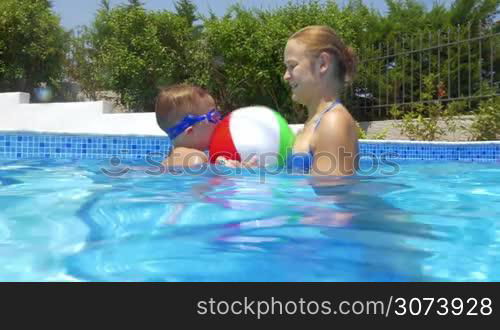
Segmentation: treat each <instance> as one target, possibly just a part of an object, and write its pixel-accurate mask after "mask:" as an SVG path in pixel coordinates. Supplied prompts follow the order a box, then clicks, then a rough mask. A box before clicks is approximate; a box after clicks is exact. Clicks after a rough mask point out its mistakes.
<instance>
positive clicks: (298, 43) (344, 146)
mask: <svg viewBox="0 0 500 330" xmlns="http://www.w3.org/2000/svg"><path fill="white" fill-rule="evenodd" d="M284 62H285V65H286V71H285V74H284V79H285V81H286V82H287V83H288V84H289V85H290V87H291V90H292V99H293V101H295V102H298V103H300V104H302V105H304V106H305V107H306V108H307V111H308V120H307V122H306V123H305V124H304V128H303V129H302V131H301V132H299V134H298V135H297V138H296V140H295V144H294V147H293V153H294V154H293V156H292V159H291V162H292V163H293V164H295V165H296V164H297V163H302V164H301V165H303V166H304V167H306V168H309V167H310V170H311V173H312V174H313V175H336V176H346V175H353V174H355V172H356V169H357V167H358V131H357V125H356V122H355V121H354V119H353V118H352V116H351V114H350V113H349V111H348V110H347V109H346V108H345V107H344V106H343V105H342V104H341V103H340V100H339V95H340V93H341V91H342V89H343V87H344V86H345V84H346V83H348V82H350V81H351V80H352V78H353V75H354V73H355V69H356V57H355V55H354V52H353V51H352V49H351V48H348V47H347V46H346V45H345V44H344V43H343V42H342V40H341V39H340V38H339V37H338V36H337V35H336V34H335V32H334V31H333V30H332V29H331V28H329V27H327V26H308V27H305V28H303V29H301V30H300V31H298V32H296V33H295V34H293V35H292V36H291V37H290V39H289V40H288V42H287V45H286V48H285V53H284Z"/></svg>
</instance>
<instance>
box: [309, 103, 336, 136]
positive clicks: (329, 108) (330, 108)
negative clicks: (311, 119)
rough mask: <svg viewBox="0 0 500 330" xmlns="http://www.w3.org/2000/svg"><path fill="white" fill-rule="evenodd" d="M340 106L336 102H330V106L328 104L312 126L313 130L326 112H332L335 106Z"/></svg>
mask: <svg viewBox="0 0 500 330" xmlns="http://www.w3.org/2000/svg"><path fill="white" fill-rule="evenodd" d="M338 104H340V102H339V101H338V100H335V101H334V102H332V104H330V105H329V106H328V107H327V108H326V109H325V110H323V112H322V113H321V114H320V115H319V118H318V120H317V121H316V125H315V126H314V130H316V129H317V128H318V126H319V123H320V122H321V119H322V118H323V115H324V114H325V113H327V112H328V111H330V110H332V109H333V108H334V107H335V106H336V105H338Z"/></svg>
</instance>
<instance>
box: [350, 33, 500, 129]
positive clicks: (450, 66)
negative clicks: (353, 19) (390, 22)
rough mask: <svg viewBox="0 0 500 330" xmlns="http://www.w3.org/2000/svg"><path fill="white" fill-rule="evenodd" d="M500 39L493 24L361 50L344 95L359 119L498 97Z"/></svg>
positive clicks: (428, 34)
mask: <svg viewBox="0 0 500 330" xmlns="http://www.w3.org/2000/svg"><path fill="white" fill-rule="evenodd" d="M497 30H498V28H497ZM499 41H500V32H496V31H495V29H494V27H484V26H476V27H474V26H471V25H469V26H466V27H457V28H454V29H448V30H446V31H435V32H423V33H420V34H417V35H410V36H408V35H402V36H399V37H397V38H395V39H393V40H389V41H387V42H386V43H384V44H380V45H376V46H373V47H371V48H369V49H365V50H363V51H362V52H361V61H360V65H359V72H358V76H357V79H356V80H355V82H354V83H353V85H352V86H351V87H350V88H348V89H347V90H346V92H345V94H346V95H344V99H345V100H347V103H348V104H349V107H350V109H351V111H353V113H354V116H355V117H356V119H358V120H377V119H385V118H389V117H390V114H389V110H390V108H391V107H393V106H397V107H401V108H403V109H409V108H411V107H412V106H414V105H415V104H418V103H424V104H425V103H430V102H443V103H445V104H446V103H448V102H452V101H459V100H462V101H466V104H467V105H468V106H469V108H471V107H473V106H474V103H477V101H478V100H480V99H483V98H489V97H493V96H498V95H500V93H499V91H500V56H499V55H500V54H499V52H498V45H499V44H500V42H499Z"/></svg>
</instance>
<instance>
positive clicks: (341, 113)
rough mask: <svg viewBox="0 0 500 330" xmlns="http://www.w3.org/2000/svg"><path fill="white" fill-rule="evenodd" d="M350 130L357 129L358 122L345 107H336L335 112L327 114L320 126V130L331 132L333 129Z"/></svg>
mask: <svg viewBox="0 0 500 330" xmlns="http://www.w3.org/2000/svg"><path fill="white" fill-rule="evenodd" d="M335 128H337V129H346V130H350V129H353V128H356V121H355V120H354V118H353V117H352V115H351V113H350V112H349V110H348V109H347V108H346V107H345V106H344V105H343V104H338V105H337V106H335V108H334V111H328V112H327V113H325V115H324V116H323V118H322V119H321V122H320V124H319V127H318V130H319V131H320V132H321V131H323V132H325V131H327V132H330V131H331V130H332V129H335Z"/></svg>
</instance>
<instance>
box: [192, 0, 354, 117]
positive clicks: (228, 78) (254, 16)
mask: <svg viewBox="0 0 500 330" xmlns="http://www.w3.org/2000/svg"><path fill="white" fill-rule="evenodd" d="M359 23H360V22H356V24H355V22H354V20H353V17H351V15H350V14H349V12H348V11H347V10H346V11H341V10H340V9H339V7H338V6H337V5H336V4H335V3H334V2H327V3H326V4H321V3H319V2H318V1H312V2H309V3H304V4H289V5H287V6H284V7H282V8H278V9H276V10H272V11H259V10H246V9H244V8H242V7H241V6H233V7H232V8H231V9H230V10H229V11H228V12H227V13H226V15H225V16H224V17H222V18H216V17H211V18H210V19H208V20H205V22H204V28H205V29H204V32H203V38H202V39H201V40H200V41H199V44H198V45H199V46H198V47H197V49H198V51H199V53H198V54H196V56H197V57H196V58H195V59H194V60H195V62H197V63H194V64H193V65H194V66H195V68H193V70H192V71H191V72H192V73H193V76H192V78H191V79H190V81H192V82H195V83H198V84H200V85H202V86H204V87H206V88H208V89H209V90H210V91H211V92H212V93H213V94H214V95H215V96H216V98H217V99H218V100H219V102H220V103H221V105H222V107H223V108H225V109H234V108H237V107H241V106H246V105H249V104H262V105H267V106H269V107H272V108H274V109H276V110H278V111H280V112H281V113H282V114H283V116H284V117H285V118H286V119H287V120H288V121H289V122H292V123H293V122H303V121H304V120H305V119H306V112H305V111H304V110H303V109H302V108H301V107H300V106H299V105H297V104H292V102H291V100H290V94H289V93H290V92H289V89H288V86H287V85H286V84H285V83H284V81H283V79H282V77H283V74H284V70H285V68H284V65H283V51H284V48H285V45H286V42H287V40H288V38H289V37H290V36H291V35H292V34H293V33H294V32H296V31H297V30H299V29H300V28H302V27H305V26H307V25H312V24H327V25H330V26H331V27H333V28H334V29H335V30H336V31H337V32H338V33H339V35H340V36H342V38H343V39H345V41H346V42H347V43H348V44H350V45H352V46H354V47H356V40H357V39H356V36H357V33H358V32H357V31H358V29H359V26H360V24H359ZM361 25H363V24H361ZM200 52H202V53H200Z"/></svg>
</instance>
